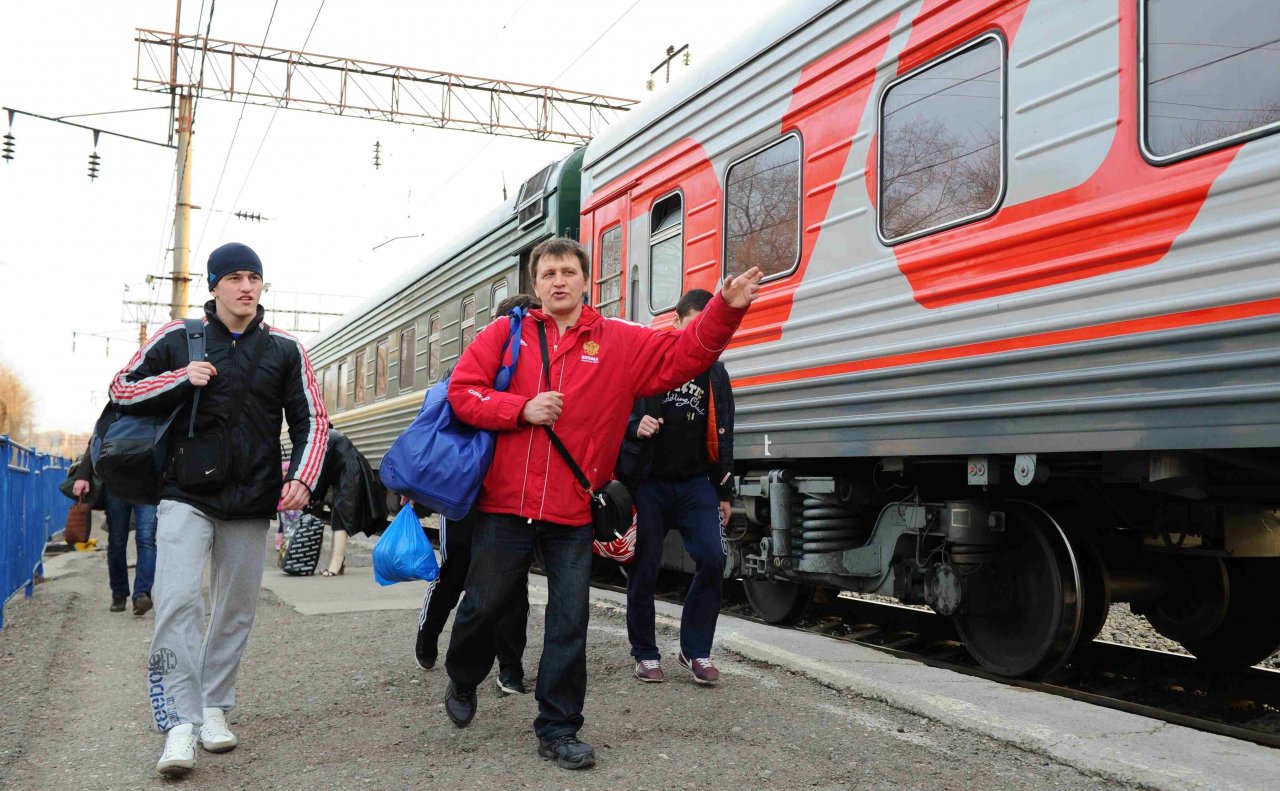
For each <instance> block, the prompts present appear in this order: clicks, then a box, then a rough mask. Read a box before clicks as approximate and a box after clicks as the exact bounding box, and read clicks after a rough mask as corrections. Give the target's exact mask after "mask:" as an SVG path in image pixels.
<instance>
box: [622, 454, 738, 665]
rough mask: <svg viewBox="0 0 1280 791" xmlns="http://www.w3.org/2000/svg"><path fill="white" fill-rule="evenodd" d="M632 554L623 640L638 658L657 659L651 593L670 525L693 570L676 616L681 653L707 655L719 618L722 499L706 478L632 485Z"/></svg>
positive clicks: (722, 554)
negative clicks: (678, 613) (633, 512)
mask: <svg viewBox="0 0 1280 791" xmlns="http://www.w3.org/2000/svg"><path fill="white" fill-rule="evenodd" d="M635 499H636V556H635V559H634V560H632V562H631V565H630V566H629V567H628V568H627V637H628V639H629V640H630V641H631V655H632V656H634V657H635V658H636V659H637V660H640V659H659V658H660V654H659V652H658V646H657V640H656V639H655V637H654V623H653V621H654V613H653V591H654V587H655V586H656V585H657V581H658V569H659V568H660V567H661V565H662V544H663V541H664V540H665V539H666V537H667V531H668V530H670V529H671V528H672V527H675V528H678V529H679V530H680V536H681V537H682V538H683V539H684V548H685V549H686V550H687V551H688V552H689V557H691V558H693V562H694V564H695V565H696V569H695V571H694V573H693V582H692V583H690V585H689V595H688V596H687V597H686V598H685V600H684V611H683V613H682V615H681V617H680V650H681V651H683V652H684V655H685V656H686V657H687V658H689V659H706V658H707V657H709V656H711V638H712V637H713V636H715V633H716V619H717V618H718V617H719V616H720V601H721V596H722V590H721V583H722V580H723V579H724V562H725V555H724V545H723V544H722V543H721V532H720V501H719V499H718V498H717V496H716V490H715V489H714V488H713V487H712V486H711V482H710V481H708V480H707V479H706V478H704V477H697V478H680V479H671V480H664V479H656V478H653V479H649V480H645V481H641V482H640V484H639V485H638V486H636V497H635Z"/></svg>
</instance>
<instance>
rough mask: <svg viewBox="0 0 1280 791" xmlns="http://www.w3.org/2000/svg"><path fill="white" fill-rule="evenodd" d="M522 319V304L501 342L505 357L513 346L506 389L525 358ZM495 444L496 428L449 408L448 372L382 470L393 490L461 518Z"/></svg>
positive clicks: (501, 379)
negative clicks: (471, 421)
mask: <svg viewBox="0 0 1280 791" xmlns="http://www.w3.org/2000/svg"><path fill="white" fill-rule="evenodd" d="M523 318H524V310H523V309H522V308H516V309H514V310H512V311H511V314H510V319H511V324H510V334H509V335H508V336H507V341H506V343H504V344H503V345H502V357H503V358H505V357H506V355H507V350H508V349H510V350H511V363H510V364H509V365H503V366H502V367H500V368H499V369H498V375H497V376H496V377H494V383H493V387H494V389H495V390H506V389H507V386H508V385H509V384H510V383H511V375H512V373H514V371H515V368H516V360H518V359H519V357H520V343H519V339H520V324H521V321H522V320H523ZM512 339H515V341H516V342H515V343H512ZM493 444H494V437H493V432H492V431H484V430H482V429H478V428H475V427H474V426H470V425H467V424H466V423H463V422H462V421H461V420H458V419H457V418H456V417H454V415H453V409H451V408H450V407H449V377H445V378H444V379H442V380H441V381H439V382H437V383H436V384H435V385H434V386H433V387H432V388H431V389H430V390H428V391H427V397H426V398H425V399H423V402H422V409H420V410H419V411H418V416H417V417H416V418H414V419H413V422H412V423H410V424H409V427H408V428H407V429H405V430H404V433H403V434H401V435H400V436H399V438H397V439H396V441H395V444H393V445H392V446H391V449H390V450H388V451H387V454H386V455H385V456H383V457H382V463H381V464H380V465H378V475H379V477H381V478H382V482H383V483H384V484H385V485H386V487H387V488H388V489H390V490H391V491H393V492H397V493H399V494H402V495H404V496H405V497H408V498H409V499H410V500H412V501H414V502H415V503H417V504H418V505H421V506H423V507H425V508H429V509H431V510H432V511H435V512H436V513H439V514H443V515H444V516H445V517H446V518H447V519H461V518H463V517H464V516H466V515H467V514H468V513H469V512H470V511H471V507H472V506H473V505H475V502H476V497H477V496H478V495H479V494H480V484H481V483H483V482H484V476H485V473H487V472H488V471H489V463H490V462H491V461H493Z"/></svg>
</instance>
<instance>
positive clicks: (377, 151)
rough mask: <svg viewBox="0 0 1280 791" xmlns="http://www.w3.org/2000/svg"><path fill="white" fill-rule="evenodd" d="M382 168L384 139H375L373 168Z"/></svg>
mask: <svg viewBox="0 0 1280 791" xmlns="http://www.w3.org/2000/svg"><path fill="white" fill-rule="evenodd" d="M381 168H382V141H381V140H375V141H373V169H374V170H379V169H381Z"/></svg>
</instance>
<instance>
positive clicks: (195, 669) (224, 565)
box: [111, 243, 329, 777]
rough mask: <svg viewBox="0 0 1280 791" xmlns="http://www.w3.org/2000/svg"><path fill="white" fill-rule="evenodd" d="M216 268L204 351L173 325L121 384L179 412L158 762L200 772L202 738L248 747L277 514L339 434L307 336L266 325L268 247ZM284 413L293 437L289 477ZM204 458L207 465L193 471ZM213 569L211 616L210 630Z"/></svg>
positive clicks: (166, 554) (164, 593)
mask: <svg viewBox="0 0 1280 791" xmlns="http://www.w3.org/2000/svg"><path fill="white" fill-rule="evenodd" d="M208 273H209V291H210V293H211V294H212V295H213V299H211V300H209V301H208V302H207V303H205V306H204V330H205V358H204V359H203V360H191V359H188V351H187V337H186V330H185V327H184V324H183V322H182V321H172V322H169V323H168V324H167V325H165V326H164V327H162V328H161V329H160V331H159V332H157V333H156V334H155V335H154V336H152V337H151V339H150V340H148V341H147V343H146V345H145V346H143V347H142V348H141V349H139V350H138V353H137V354H135V355H134V356H133V359H131V360H130V361H129V364H128V365H127V366H125V368H124V370H122V371H120V373H118V374H117V375H116V377H115V379H113V380H112V383H111V400H112V402H113V403H114V404H115V405H116V408H117V409H118V410H120V411H121V412H125V413H129V412H133V413H166V414H167V413H169V412H172V411H173V410H174V409H175V408H178V414H177V417H176V419H175V420H174V421H173V424H172V425H173V426H174V427H175V428H174V429H173V432H172V434H171V436H170V439H169V453H170V463H169V464H167V465H166V467H165V473H164V480H163V483H162V485H161V490H160V504H159V507H158V508H157V514H158V518H159V524H158V526H157V529H156V549H157V557H156V577H155V583H154V586H153V589H152V591H153V597H154V599H155V613H156V624H155V632H154V634H153V636H152V640H151V653H150V659H149V661H148V666H147V695H148V698H149V703H150V708H151V713H152V717H153V719H154V721H155V726H156V728H157V729H158V730H160V731H162V732H165V733H166V734H167V737H166V741H165V748H164V753H163V754H162V755H161V756H160V760H159V762H158V763H157V764H156V770H157V771H158V772H160V773H161V774H162V775H165V776H169V777H177V776H182V775H185V774H187V773H188V772H190V771H191V769H192V767H194V766H195V751H196V743H197V742H199V743H200V744H201V745H202V746H203V747H204V748H205V749H206V750H209V751H210V752H223V751H226V750H230V749H232V748H234V747H235V746H236V743H237V740H236V737H235V735H234V734H232V733H231V731H230V730H229V729H228V727H227V720H226V712H227V711H228V710H229V709H231V708H232V707H233V706H234V705H235V684H236V678H237V676H238V674H239V671H240V657H241V655H242V654H243V653H244V648H245V645H246V644H247V642H248V640H249V631H250V629H251V628H252V626H253V618H254V613H255V612H256V610H257V605H258V594H259V591H260V588H261V584H262V569H263V565H264V564H263V554H262V553H263V547H264V546H265V544H266V534H267V522H268V520H270V518H271V517H272V516H273V515H274V514H275V513H276V511H284V510H297V509H300V508H302V507H303V506H305V505H306V504H307V502H308V501H309V500H310V499H311V492H312V490H313V489H314V488H315V485H316V479H317V478H318V477H319V475H320V471H321V469H322V468H323V465H324V455H325V448H326V446H327V439H328V430H329V428H328V427H329V421H328V416H327V415H326V414H325V409H324V400H323V398H322V396H321V392H320V387H319V385H318V383H317V382H316V377H315V373H314V372H313V371H312V370H311V362H310V361H309V360H308V359H307V354H306V351H305V350H304V349H303V348H302V344H301V343H299V342H298V341H297V340H296V339H295V338H293V337H292V336H291V335H288V334H286V333H283V332H281V331H279V330H277V329H273V328H270V327H268V326H267V325H266V324H265V323H263V321H262V316H263V309H262V307H261V306H260V305H259V304H258V300H259V298H260V297H261V296H262V261H261V259H259V258H258V255H257V253H255V252H254V251H253V250H252V249H250V248H249V247H248V246H246V245H243V244H238V243H231V244H225V245H223V246H221V247H219V248H218V249H216V250H214V251H213V253H211V254H210V256H209V264H208ZM193 411H194V413H195V418H194V423H193V422H192V412H193ZM282 415H283V417H284V418H285V419H287V420H288V423H289V437H290V440H291V442H292V445H293V451H292V454H291V459H290V461H289V464H288V467H287V472H286V473H285V474H284V475H282V474H281V467H282V465H281V454H280V441H279V438H280V428H281V421H282ZM189 426H194V430H189V428H188V427H189ZM192 458H195V459H199V460H201V462H202V463H201V464H198V465H194V468H193V465H192V464H190V463H188V461H189V460H190V459H192ZM179 462H181V463H179ZM204 468H207V469H204ZM202 476H208V477H207V478H206V477H202ZM206 565H208V566H209V567H210V569H209V581H210V601H211V603H212V612H211V613H210V616H209V626H208V630H207V631H205V632H204V633H203V634H201V629H202V628H203V626H204V617H205V613H204V600H203V597H202V596H201V589H200V588H201V578H202V577H203V572H204V569H205V567H206Z"/></svg>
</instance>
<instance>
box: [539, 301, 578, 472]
mask: <svg viewBox="0 0 1280 791" xmlns="http://www.w3.org/2000/svg"><path fill="white" fill-rule="evenodd" d="M538 346H540V347H541V348H542V375H543V376H544V377H546V380H547V389H548V390H550V389H551V356H550V355H549V354H547V325H546V324H545V323H544V322H541V321H540V322H538ZM543 428H544V429H546V431H547V436H548V437H550V438H551V444H552V445H554V446H555V448H556V450H557V451H559V452H560V455H561V456H562V457H564V460H565V463H566V464H568V465H569V469H570V471H572V472H573V477H575V478H577V479H578V485H579V486H581V487H582V489H583V491H585V492H586V493H587V494H591V482H590V481H588V480H587V476H586V475H585V474H583V472H582V468H581V467H579V466H578V462H576V461H574V460H573V456H572V455H571V454H570V453H569V449H568V448H566V447H565V446H564V443H563V442H561V441H560V437H558V436H556V432H555V431H553V430H552V429H551V426H543Z"/></svg>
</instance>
